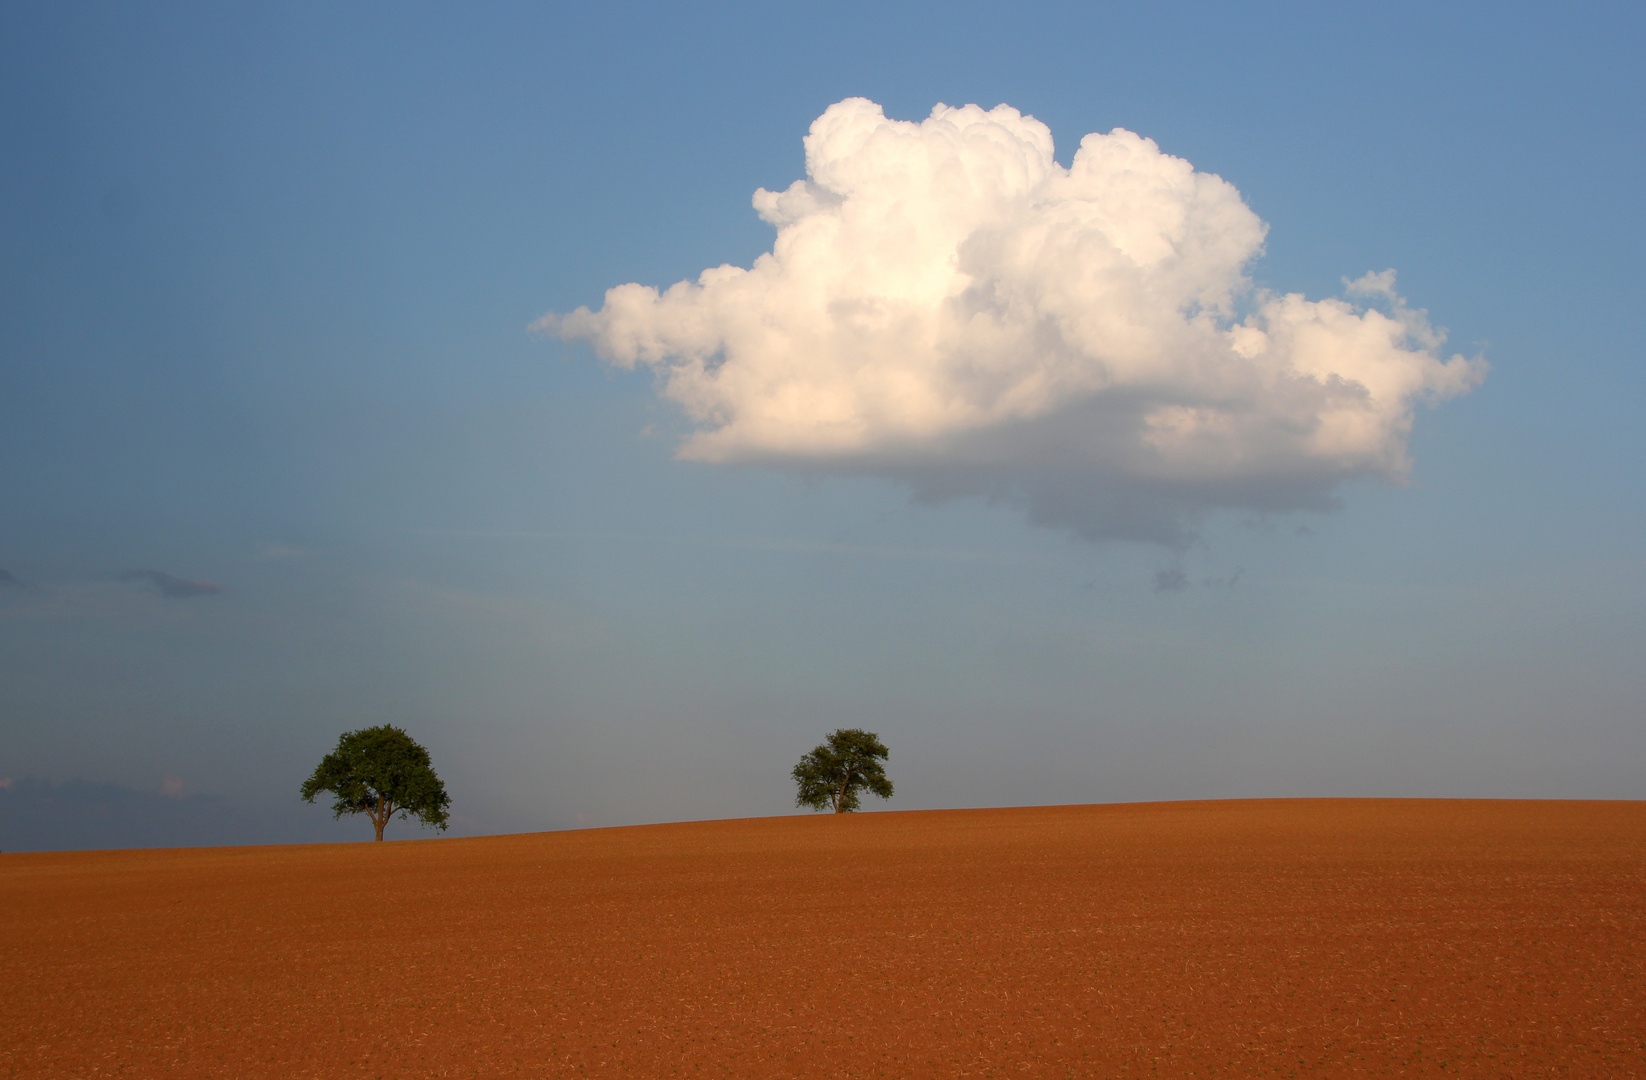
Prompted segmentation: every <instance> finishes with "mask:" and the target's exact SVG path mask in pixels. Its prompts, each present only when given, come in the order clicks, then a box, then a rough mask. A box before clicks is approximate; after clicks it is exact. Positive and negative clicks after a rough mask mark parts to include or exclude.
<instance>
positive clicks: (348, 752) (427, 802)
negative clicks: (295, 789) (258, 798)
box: [303, 724, 451, 840]
mask: <svg viewBox="0 0 1646 1080" xmlns="http://www.w3.org/2000/svg"><path fill="white" fill-rule="evenodd" d="M322 791H329V792H331V793H332V794H333V795H334V796H336V798H335V800H334V801H333V802H332V807H331V808H332V816H333V817H339V818H340V817H342V816H343V815H344V814H365V815H367V816H368V817H370V818H371V823H372V825H374V826H375V827H376V828H377V838H378V839H379V840H381V839H383V826H385V825H387V824H388V823H389V819H391V818H393V817H394V816H395V815H396V814H399V815H400V816H401V818H402V819H404V818H408V817H415V818H417V819H418V820H419V821H421V822H422V823H423V824H424V825H433V826H435V827H436V828H438V829H440V830H442V831H444V830H445V828H446V817H447V815H446V808H447V807H448V806H450V805H451V797H450V796H449V795H447V794H446V785H444V784H442V783H441V782H440V777H438V776H436V775H434V767H433V765H432V764H431V763H430V761H429V752H428V751H427V750H425V749H423V748H422V747H421V746H419V745H418V744H417V742H416V740H414V739H413V738H412V737H411V736H410V735H407V734H406V733H405V732H404V731H401V730H400V729H399V728H397V727H394V726H393V725H390V724H383V725H381V726H379V727H369V728H362V729H360V730H359V731H348V732H344V734H343V735H342V736H341V737H340V738H339V739H338V740H337V749H336V750H333V751H332V752H331V753H329V754H327V755H326V756H325V757H324V758H323V759H322V760H321V762H320V764H319V765H318V766H316V767H315V770H314V775H313V776H311V777H309V778H308V779H307V780H305V781H303V801H304V802H313V801H314V797H315V796H316V795H318V794H319V793H320V792H322Z"/></svg>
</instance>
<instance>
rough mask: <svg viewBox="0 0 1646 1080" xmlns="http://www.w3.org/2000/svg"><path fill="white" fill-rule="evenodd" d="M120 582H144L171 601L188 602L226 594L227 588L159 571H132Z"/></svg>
mask: <svg viewBox="0 0 1646 1080" xmlns="http://www.w3.org/2000/svg"><path fill="white" fill-rule="evenodd" d="M120 580H121V581H135V582H145V583H147V584H149V585H152V586H154V588H155V590H156V591H157V592H159V593H160V595H161V596H164V597H166V598H168V599H171V600H189V599H193V598H194V597H197V596H216V595H218V594H220V593H226V592H228V591H229V590H228V587H227V586H224V585H219V584H218V583H217V582H215V581H190V580H189V579H187V578H180V577H174V576H173V575H171V574H166V573H162V572H160V571H159V570H132V571H129V572H128V573H125V574H122V575H120Z"/></svg>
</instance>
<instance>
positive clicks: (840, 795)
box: [834, 773, 852, 814]
mask: <svg viewBox="0 0 1646 1080" xmlns="http://www.w3.org/2000/svg"><path fill="white" fill-rule="evenodd" d="M851 783H852V774H851V773H847V774H846V779H845V780H842V781H841V782H840V790H839V791H837V792H835V793H834V812H835V813H837V814H844V813H845V812H846V789H847V788H848V787H850V786H851Z"/></svg>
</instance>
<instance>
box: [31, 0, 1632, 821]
mask: <svg viewBox="0 0 1646 1080" xmlns="http://www.w3.org/2000/svg"><path fill="white" fill-rule="evenodd" d="M1145 8H1146V9H1145ZM1643 30H1646V15H1643V14H1642V11H1641V9H1640V8H1639V7H1638V6H1637V5H1623V4H1618V5H1585V6H1574V7H1564V8H1559V9H1555V8H1552V7H1549V6H1546V5H1541V6H1532V5H1524V6H1517V5H1508V6H1506V5H1501V4H1492V5H1487V4H1475V5H1461V4H1460V5H1429V4H1397V5H1394V6H1387V5H1386V6H1383V7H1380V8H1377V9H1375V10H1373V9H1370V8H1364V7H1338V8H1333V9H1329V10H1328V9H1326V8H1322V7H1321V6H1318V5H1301V4H1300V5H1241V6H1239V7H1238V8H1236V7H1231V6H1224V5H1204V6H1202V5H1186V4H1158V5H1147V6H1139V5H1118V4H1116V5H1084V4H1083V5H1068V6H1061V5H1026V6H1017V7H1014V8H1012V9H1010V11H1008V10H1007V9H1003V8H1000V7H999V6H997V5H964V4H960V5H956V4H946V5H932V6H914V5H900V4H884V3H879V4H874V5H861V6H851V5H824V6H821V7H819V6H816V5H813V6H796V7H792V8H784V7H782V6H779V7H776V8H774V7H772V6H771V5H758V6H756V5H703V6H691V7H689V8H688V7H683V6H674V7H665V6H645V7H642V6H634V7H623V6H619V5H598V6H596V5H588V6H575V7H574V6H570V5H561V6H547V5H524V4H522V5H506V4H497V5H485V6H484V7H473V6H471V7H462V8H459V7H452V6H447V5H418V4H399V3H397V4H356V5H347V6H339V5H331V4H326V5H321V4H313V5H303V4H292V5H279V6H278V7H277V8H273V9H256V8H248V7H241V6H225V5H217V4H211V5H207V4H199V5H143V6H136V5H120V4H107V5H87V4H50V5H47V4H28V3H14V4H8V5H6V6H5V8H4V9H3V10H0V146H3V147H4V151H3V152H0V375H3V379H0V571H3V572H4V573H3V574H0V847H3V848H4V849H5V850H19V849H30V848H35V849H38V848H51V847H82V846H93V847H96V846H116V845H123V844H170V843H196V842H218V843H229V842H263V841H278V840H307V839H335V838H351V839H364V838H367V837H368V836H369V834H370V829H369V826H368V825H367V824H366V823H363V822H359V821H355V822H346V823H343V824H342V825H334V824H332V823H331V822H330V820H329V818H328V816H327V814H326V813H325V811H324V810H323V809H321V808H318V807H306V806H303V805H301V804H299V803H298V802H297V794H296V792H297V788H298V785H299V784H300V783H301V781H302V780H303V778H304V777H305V776H306V775H307V774H308V772H309V770H311V769H312V768H313V766H314V764H315V763H316V762H317V761H318V760H319V758H320V757H321V756H322V755H323V754H324V753H325V752H326V751H327V750H328V749H329V748H330V747H331V746H332V744H333V743H334V742H335V740H336V738H337V735H338V734H339V733H340V732H342V731H345V730H348V729H352V728H356V727H361V726H366V725H371V724H378V723H395V724H399V725H401V726H404V727H405V728H407V729H408V730H409V731H410V732H411V733H412V734H413V735H414V736H415V737H417V738H418V739H419V740H421V741H422V742H423V743H424V744H425V745H426V746H428V748H429V749H430V751H431V753H432V754H433V755H434V760H435V763H436V766H437V768H438V769H439V771H440V773H441V775H442V777H443V778H444V779H445V781H446V784H447V787H448V790H449V791H450V792H451V794H452V796H453V799H454V811H455V816H454V825H453V831H454V832H456V833H463V834H468V833H485V832H498V831H513V830H527V829H551V828H567V827H575V826H579V825H618V824H628V823H635V822H646V821H664V820H680V819H695V818H713V817H730V816H758V815H768V814H781V813H788V812H792V810H793V808H792V802H793V789H792V783H791V782H790V781H789V779H788V775H787V773H788V769H789V768H790V767H791V766H792V765H793V763H794V761H795V760H796V759H797V758H798V757H799V755H800V754H801V753H802V752H804V751H805V750H806V749H808V748H810V747H811V746H812V745H813V744H815V743H816V742H818V741H819V740H820V739H821V737H822V736H823V734H824V733H826V732H827V731H828V730H830V729H832V728H834V727H838V726H855V727H865V728H868V729H870V730H874V731H877V732H879V733H880V734H881V736H882V738H883V739H884V740H885V741H886V742H887V744H888V745H889V746H890V747H891V750H892V757H891V761H890V766H889V772H890V775H891V776H892V778H893V779H894V780H895V781H896V783H897V786H898V795H897V797H896V798H895V799H894V800H893V801H892V802H890V803H888V804H884V805H885V806H887V807H888V808H893V809H918V808H926V807H950V806H978V805H1031V804H1046V803H1076V802H1112V801H1132V800H1152V799H1178V798H1222V797H1244V796H1294V795H1323V796H1333V795H1342V796H1350V795H1384V796H1466V797H1477V796H1489V797H1508V798H1518V797H1569V798H1642V797H1646V665H1643V664H1642V663H1641V650H1642V643H1643V642H1646V560H1643V557H1642V555H1643V550H1642V539H1641V538H1642V536H1643V535H1646V492H1643V490H1642V475H1643V470H1642V464H1641V463H1642V462H1643V461H1646V434H1643V425H1642V424H1641V423H1640V422H1639V420H1638V419H1637V413H1638V411H1639V402H1640V401H1641V400H1642V398H1643V396H1646V366H1643V364H1642V359H1643V357H1642V345H1641V338H1640V333H1639V312H1640V309H1641V299H1640V298H1641V295H1642V291H1643V286H1646V273H1643V271H1642V261H1641V257H1640V252H1641V249H1642V241H1643V240H1646V229H1643V223H1646V217H1643V214H1646V211H1643V202H1642V200H1641V199H1640V198H1639V193H1638V190H1637V189H1638V188H1639V183H1640V181H1639V178H1640V176H1641V175H1642V174H1643V172H1646V168H1643V166H1646V161H1643V158H1646V152H1643V145H1646V144H1643V140H1642V138H1641V132H1642V131H1646V115H1643V113H1646V76H1643V74H1642V69H1641V66H1640V64H1639V56H1640V53H1641V50H1642V47H1643V46H1646V33H1643ZM852 96H863V97H867V98H870V99H872V100H873V101H875V102H878V103H880V104H881V105H882V106H884V108H885V111H886V113H887V115H889V116H891V117H894V118H897V119H902V120H913V121H919V120H921V119H923V118H925V117H926V116H927V114H928V113H930V112H931V110H932V108H933V106H934V105H936V104H938V103H939V102H944V103H948V104H950V105H964V104H968V103H976V104H979V105H981V106H982V107H984V108H985V109H987V108H992V107H993V106H995V105H997V104H1000V103H1007V104H1010V105H1012V106H1014V107H1015V108H1017V109H1019V110H1021V111H1022V112H1024V113H1027V114H1032V115H1033V116H1034V117H1036V118H1038V119H1039V120H1041V121H1043V122H1044V123H1045V124H1047V125H1049V127H1050V129H1051V132H1052V134H1053V136H1054V138H1055V140H1056V145H1057V160H1058V161H1059V162H1060V163H1062V164H1063V165H1065V166H1067V165H1068V164H1069V162H1070V157H1071V155H1072V153H1073V151H1074V149H1075V148H1076V147H1077V146H1078V145H1079V142H1080V139H1081V137H1082V136H1083V135H1085V134H1087V133H1088V132H1108V131H1109V130H1110V129H1112V128H1115V127H1124V128H1127V129H1129V130H1131V131H1135V132H1137V133H1139V134H1141V135H1143V136H1146V137H1148V138H1150V139H1153V140H1154V141H1155V142H1156V143H1158V144H1159V146H1160V148H1161V150H1163V151H1164V152H1166V153H1168V154H1173V155H1176V156H1178V157H1181V158H1184V159H1187V160H1188V161H1189V162H1192V163H1193V165H1194V166H1195V167H1196V168H1197V169H1199V170H1201V171H1203V172H1209V173H1215V174H1217V175H1219V176H1221V177H1223V178H1224V179H1225V180H1227V181H1229V182H1230V183H1231V184H1233V185H1234V186H1235V187H1236V188H1237V189H1238V190H1239V192H1240V194H1241V196H1243V197H1244V199H1245V201H1246V204H1247V205H1248V206H1250V208H1251V210H1252V211H1253V212H1254V213H1255V214H1256V215H1257V216H1258V217H1260V218H1261V219H1262V220H1263V221H1264V222H1267V224H1268V227H1269V231H1268V234H1267V241H1266V248H1265V251H1266V253H1265V255H1264V256H1263V257H1262V258H1261V259H1259V260H1257V261H1256V262H1254V263H1252V264H1250V266H1249V267H1248V273H1249V274H1250V275H1251V277H1252V278H1253V279H1254V281H1255V282H1256V283H1257V284H1258V285H1259V286H1261V287H1264V288H1268V289H1272V290H1274V291H1275V292H1279V293H1284V292H1293V291H1295V292H1301V293H1305V294H1307V295H1308V296H1309V297H1311V298H1315V299H1318V298H1322V297H1328V296H1334V295H1338V294H1340V293H1341V292H1342V290H1343V286H1344V280H1345V279H1352V278H1358V277H1360V276H1361V275H1363V274H1365V273H1367V272H1372V271H1382V270H1384V269H1386V268H1393V269H1395V270H1396V271H1397V272H1398V281H1399V287H1400V291H1401V293H1402V294H1403V295H1404V296H1405V297H1406V298H1407V301H1408V302H1409V303H1410V304H1411V305H1413V306H1414V307H1416V308H1422V309H1425V310H1427V312H1428V313H1429V316H1430V318H1431V319H1432V320H1433V321H1434V323H1435V324H1436V325H1438V326H1442V327H1445V328H1446V329H1447V331H1448V333H1449V339H1448V343H1447V347H1446V349H1445V353H1446V354H1447V355H1450V353H1452V352H1460V353H1463V354H1464V355H1466V356H1469V357H1474V356H1481V357H1484V359H1485V360H1486V361H1487V362H1488V363H1489V364H1490V365H1491V371H1490V374H1489V375H1488V376H1487V377H1486V379H1485V381H1484V383H1483V384H1481V385H1480V386H1479V387H1478V388H1476V389H1474V390H1473V391H1472V392H1470V393H1468V394H1466V395H1463V396H1459V397H1456V398H1454V399H1452V400H1449V401H1446V402H1444V403H1442V404H1440V405H1439V406H1438V407H1436V408H1433V409H1430V408H1428V407H1426V406H1419V407H1418V409H1417V416H1416V423H1415V427H1414V430H1413V434H1412V437H1411V440H1410V444H1409V445H1410V452H1411V454H1412V456H1413V459H1414V461H1415V465H1414V468H1413V471H1412V474H1411V479H1410V482H1409V483H1408V484H1406V485H1404V486H1401V485H1392V484H1388V483H1382V482H1378V481H1375V480H1356V481H1350V482H1347V483H1344V484H1342V485H1340V486H1339V487H1338V488H1337V489H1336V496H1337V499H1338V501H1339V505H1338V508H1337V509H1336V510H1333V511H1330V512H1325V513H1309V512H1303V513H1280V514H1264V513H1256V512H1248V511H1239V510H1237V511H1230V512H1223V513H1214V514H1212V515H1210V516H1209V517H1207V518H1205V519H1204V520H1203V521H1201V522H1199V523H1198V525H1197V526H1196V528H1195V531H1194V539H1193V540H1192V542H1190V543H1188V544H1187V546H1179V547H1177V548H1173V547H1171V546H1169V545H1162V544H1151V543H1134V542H1127V541H1108V542H1101V543H1091V542H1088V541H1085V540H1082V539H1079V538H1078V537H1076V536H1074V535H1072V534H1071V533H1069V532H1068V531H1062V530H1059V529H1056V528H1042V527H1038V526H1036V525H1033V524H1031V523H1029V522H1028V521H1027V520H1026V519H1025V517H1024V515H1023V513H1022V512H1021V511H1019V510H1018V509H1015V508H1013V507H1012V506H1010V505H1004V504H1000V503H995V504H991V503H989V502H987V501H986V500H984V499H981V498H961V499H957V500H953V501H950V502H946V503H940V504H935V505H933V504H927V503H924V502H919V501H915V500H911V496H910V490H909V489H908V488H907V487H904V486H899V484H898V483H897V482H896V481H895V480H888V479H884V478H878V477H875V476H843V475H836V474H833V473H830V472H828V471H826V470H817V471H807V470H804V469H799V470H795V469H789V470H785V469H774V468H766V467H762V466H760V465H731V464H709V463H703V462H692V461H683V460H679V459H677V458H676V457H675V456H674V453H675V450H676V447H677V446H678V445H679V443H680V441H681V438H682V437H683V434H684V433H685V432H687V430H688V425H687V422H686V421H685V420H684V419H683V418H682V416H681V414H680V412H679V410H678V409H677V408H676V407H675V406H674V405H673V404H672V403H671V402H669V401H667V400H665V399H664V398H662V397H661V396H660V395H659V393H658V390H657V385H656V383H655V382H654V379H653V377H652V376H651V375H650V374H648V373H647V372H645V371H631V370H621V369H617V368H613V367H612V366H610V365H608V364H604V363H602V362H601V361H600V360H599V359H597V358H596V356H595V354H594V352H593V351H592V349H591V348H590V346H589V344H588V343H586V342H583V341H571V342H563V341H561V340H560V339H558V338H557V337H555V336H552V335H544V334H542V333H534V332H532V331H531V330H530V329H529V327H530V326H531V324H532V323H533V322H534V321H536V320H538V319H539V318H541V317H542V316H543V315H545V314H546V313H553V312H558V313H566V312H570V311H572V310H573V309H575V308H577V307H579V306H589V307H592V308H598V307H599V306H600V304H601V301H602V297H603V295H604V293H605V290H607V289H608V288H610V287H612V286H616V285H619V284H622V283H625V282H639V283H642V284H646V285H652V286H658V287H666V286H668V285H670V284H671V283H673V282H676V281H679V280H681V279H685V278H692V277H695V276H696V275H697V274H698V273H699V272H700V271H701V270H703V269H704V268H706V267H712V266H716V265H719V264H722V263H731V264H735V265H738V266H744V267H747V266H749V265H751V264H752V262H753V261H754V259H755V258H756V257H757V256H759V255H760V254H761V253H762V252H766V251H769V250H771V246H772V241H773V236H774V232H773V229H772V227H771V226H770V225H768V224H766V223H765V222H763V221H762V220H761V219H760V218H759V216H757V214H756V213H755V212H754V209H753V208H752V207H751V203H750V199H751V196H752V194H753V193H754V191H755V189H757V188H761V187H764V188H768V189H771V190H773V191H778V190H782V189H784V188H786V187H787V186H788V185H789V184H790V183H791V182H793V181H794V180H797V179H801V178H802V177H803V176H804V175H805V162H804V159H803V150H802V142H801V140H802V138H803V136H805V134H806V132H807V130H808V127H809V126H810V125H811V124H812V122H813V120H815V119H816V118H817V117H818V116H819V115H820V114H822V113H823V112H824V110H825V109H827V108H828V107H829V106H830V105H831V104H833V103H835V102H838V101H840V100H842V99H844V98H848V97H852ZM1162 585H1167V586H1174V587H1167V588H1162V587H1161V586H1162ZM880 805H882V804H878V803H877V804H876V805H875V806H873V807H869V809H878V808H879V807H880ZM389 835H390V837H391V838H393V837H394V836H396V835H399V836H402V837H409V836H415V835H420V833H419V830H417V829H416V828H415V827H414V826H411V825H396V826H391V829H390V833H389Z"/></svg>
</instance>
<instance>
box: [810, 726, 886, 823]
mask: <svg viewBox="0 0 1646 1080" xmlns="http://www.w3.org/2000/svg"><path fill="white" fill-rule="evenodd" d="M890 756H891V751H889V750H887V749H886V747H885V744H884V743H882V742H881V741H880V736H878V735H876V734H875V733H874V732H872V731H862V730H860V729H858V728H841V729H840V730H839V731H835V732H831V733H830V735H829V738H828V741H827V742H824V743H822V744H821V745H819V746H818V747H817V748H816V749H815V750H812V751H811V752H810V753H808V754H807V755H806V756H805V757H803V758H801V759H800V764H798V765H796V766H795V767H794V773H793V776H794V782H795V786H796V787H798V788H799V789H800V790H799V793H798V794H796V795H795V800H794V803H795V805H796V806H809V807H811V808H812V809H813V810H825V809H833V810H834V812H835V813H837V814H849V813H851V812H852V811H853V810H856V809H857V798H858V792H860V791H868V792H870V793H871V794H874V795H878V796H880V797H881V798H882V799H889V798H891V797H892V782H891V781H890V780H888V779H886V767H885V766H884V765H882V764H881V762H883V761H885V760H886V759H887V758H888V757H890Z"/></svg>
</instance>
